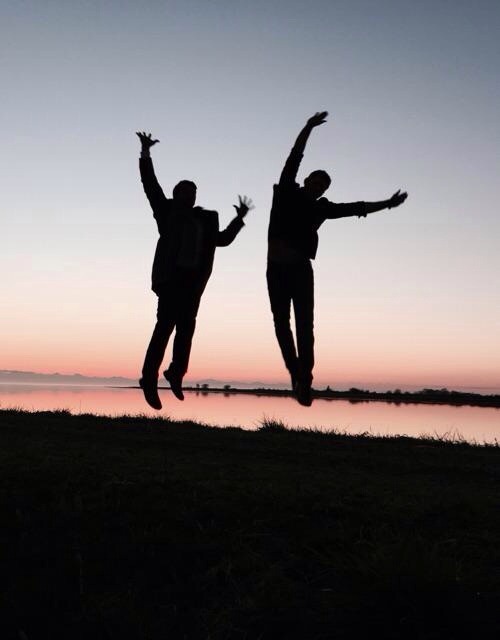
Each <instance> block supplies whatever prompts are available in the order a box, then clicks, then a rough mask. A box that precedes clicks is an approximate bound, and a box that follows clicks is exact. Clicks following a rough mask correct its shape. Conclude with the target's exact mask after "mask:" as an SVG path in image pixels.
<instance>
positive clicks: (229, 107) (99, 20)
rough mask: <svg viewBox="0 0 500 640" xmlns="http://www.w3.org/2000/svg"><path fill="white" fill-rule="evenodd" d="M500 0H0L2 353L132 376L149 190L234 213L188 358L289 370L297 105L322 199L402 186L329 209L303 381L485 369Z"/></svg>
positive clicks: (497, 288) (146, 301) (151, 234)
mask: <svg viewBox="0 0 500 640" xmlns="http://www.w3.org/2000/svg"><path fill="white" fill-rule="evenodd" d="M499 33H500V4H499V3H498V1H497V0H492V1H481V0H479V1H476V2H470V1H461V0H453V1H451V0H447V1H446V0H433V1H430V0H422V1H420V2H418V3H416V2H414V1H406V0H397V1H396V0H395V1H390V0H385V1H384V0H381V1H380V2H372V1H368V0H365V1H362V0H349V1H340V2H336V1H335V0H331V1H317V0H310V1H309V2H307V3H306V2H303V1H300V2H295V1H294V0H287V1H285V0H280V1H276V2H273V1H262V0H253V1H252V2H247V1H246V0H230V1H229V0H227V1H226V0H214V1H207V0H204V1H202V0H182V1H181V0H179V1H172V2H169V1H162V2H160V1H158V2H151V1H149V2H148V1H147V0H146V1H145V2H144V3H141V4H140V5H139V3H137V2H129V1H128V0H120V1H110V0H108V1H106V0H104V1H102V0H101V1H99V2H98V1H93V0H92V1H91V0H87V1H79V2H76V3H67V2H62V1H55V0H45V2H43V3H41V2H38V1H36V2H35V1H31V0H25V1H17V2H14V1H10V2H9V1H6V2H3V3H2V8H1V9H0V36H1V37H0V51H1V59H2V70H1V72H0V73H1V74H2V89H3V90H2V109H1V115H0V118H1V119H2V146H3V153H2V154H1V159H0V163H1V173H2V177H3V180H2V188H1V190H0V211H1V215H2V223H1V236H0V238H1V239H0V242H1V252H0V267H1V273H2V275H3V277H2V285H1V314H0V330H1V335H2V339H1V346H0V368H2V369H25V370H26V369H27V370H34V371H45V372H53V371H59V372H61V373H72V372H79V373H82V374H88V375H101V374H102V375H124V376H130V377H136V376H137V375H138V372H139V371H140V367H141V364H142V358H143V354H144V350H145V346H146V344H147V341H148V339H149V336H150V333H151V330H152V325H153V320H154V313H155V302H156V298H155V296H154V294H153V293H152V292H151V291H150V290H149V286H150V268H151V262H152V257H153V252H154V248H155V243H156V236H157V231H156V225H155V223H154V220H153V218H152V215H151V211H150V209H149V205H148V204H147V201H146V199H145V196H144V194H143V192H142V188H141V184H140V181H139V176H138V166H137V158H138V153H139V142H138V140H137V138H136V136H135V135H134V132H135V131H136V130H139V129H140V130H146V131H151V132H152V133H153V135H154V136H155V137H158V138H159V139H160V140H161V144H159V145H157V146H155V147H154V149H153V158H154V162H155V167H156V170H157V175H158V177H159V179H160V182H161V183H162V185H163V187H164V190H165V192H167V193H169V192H170V191H171V188H172V187H173V185H174V184H175V183H176V182H177V181H178V180H179V179H181V178H191V179H193V180H195V182H196V183H197V185H198V203H199V204H201V205H203V206H206V207H207V208H212V209H217V210H218V211H219V215H220V220H221V224H222V225H225V224H227V222H229V220H230V219H231V217H232V215H233V209H232V206H231V205H232V204H233V203H234V202H236V194H238V193H245V194H248V195H249V196H251V197H252V198H253V200H254V202H255V204H256V208H255V210H254V211H252V212H251V214H249V216H248V219H247V225H246V228H245V229H244V230H243V231H242V232H241V234H240V235H239V236H238V238H237V240H236V241H235V243H234V244H233V245H231V246H230V247H228V248H223V249H219V250H218V251H217V255H216V263H215V268H214V272H213V275H212V279H211V281H210V283H209V285H208V288H207V290H206V292H205V295H204V298H203V301H202V306H201V310H200V314H199V317H198V328H197V333H196V336H195V341H194V346H193V352H192V359H191V367H190V371H189V374H188V378H191V379H196V378H202V377H214V378H219V379H227V380H264V381H270V382H272V381H278V380H280V379H283V380H286V375H285V370H284V368H283V365H282V362H281V357H280V354H279V351H278V347H277V344H276V343H275V337H274V332H273V326H272V320H271V314H270V311H269V306H268V299H267V292H266V283H265V255H266V230H267V223H268V215H269V207H270V201H271V195H272V183H273V181H275V180H276V179H277V177H278V176H279V173H280V170H281V167H282V164H283V162H284V160H285V158H286V156H287V154H288V152H289V150H290V148H291V146H292V144H293V142H294V139H295V137H296V135H297V133H298V131H299V130H300V128H301V127H302V126H303V124H304V122H305V120H306V119H307V118H308V117H309V116H310V115H311V114H312V113H314V112H315V111H319V110H323V109H326V110H328V111H329V112H330V117H329V120H328V123H327V124H325V125H323V126H322V127H320V128H318V129H316V130H315V131H314V132H313V133H312V135H311V139H310V142H309V145H308V148H307V151H306V156H305V158H304V161H303V165H302V169H301V172H300V174H299V176H300V177H301V178H302V177H304V176H305V175H307V173H308V172H309V171H311V170H312V169H315V168H325V169H327V170H328V171H329V172H330V173H331V174H332V176H333V184H332V187H331V188H330V190H329V191H328V192H327V194H326V195H327V196H329V197H330V199H332V200H334V201H340V202H343V201H344V202H345V201H351V200H359V199H365V200H380V199H385V198H386V197H388V196H390V195H391V194H392V193H393V192H394V191H395V190H396V189H398V188H399V187H401V188H403V189H406V190H408V192H409V194H410V196H409V198H408V201H407V202H406V203H405V204H404V205H403V206H401V207H400V208H399V209H395V210H393V211H391V212H380V213H377V214H373V215H371V216H369V217H368V218H367V219H366V220H363V219H361V220H358V219H357V218H353V219H345V220H339V221H331V222H329V223H328V222H327V223H325V224H324V225H323V227H322V228H321V232H320V246H319V251H318V257H317V259H316V261H315V273H316V354H317V365H316V369H315V381H316V383H317V384H318V385H320V384H323V383H324V384H328V383H329V384H332V385H337V386H341V385H343V384H349V383H353V384H354V383H356V384H366V385H367V386H369V385H371V386H375V385H376V384H382V385H383V384H385V383H387V384H391V385H392V386H394V385H396V386H402V387H404V386H405V385H420V384H421V385H439V386H449V387H453V386H491V387H500V302H499V300H500V295H499V294H500V285H499V277H498V274H499V273H500V251H499V248H498V244H499V238H500V220H499V210H498V209H499V204H498V203H499V202H500V182H499V179H498V176H499V175H500V153H499V146H500V122H499V104H500V81H499V80H500V78H499V75H500V74H499V69H500V40H499V38H498V34H499Z"/></svg>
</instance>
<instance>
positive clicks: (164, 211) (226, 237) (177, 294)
mask: <svg viewBox="0 0 500 640" xmlns="http://www.w3.org/2000/svg"><path fill="white" fill-rule="evenodd" d="M137 135H138V136H139V139H140V141H141V157H140V160H139V169H140V173H141V180H142V184H143V187H144V191H145V193H146V196H147V198H148V200H149V203H150V205H151V208H152V209H153V215H154V218H155V220H156V224H157V225H158V231H159V233H160V237H159V239H158V244H157V246H156V253H155V257H154V262H153V272H152V289H153V291H154V292H155V293H156V295H157V296H158V310H157V322H156V325H155V328H154V331H153V335H152V336H151V340H150V343H149V346H148V349H147V351H146V357H145V359H144V365H143V368H142V378H141V379H140V381H139V384H140V385H141V388H142V390H143V392H144V397H145V398H146V401H147V402H148V404H149V405H150V406H152V407H153V408H154V409H161V401H160V398H159V395H158V372H159V370H160V366H161V363H162V361H163V357H164V355H165V349H166V347H167V343H168V340H169V338H170V335H171V334H172V332H173V330H174V328H175V339H174V345H173V353H172V362H171V364H170V366H169V368H168V369H166V370H165V371H164V376H165V378H166V379H167V381H168V382H169V383H170V387H171V389H172V391H173V393H174V394H175V396H176V397H177V398H178V399H179V400H184V394H183V393H182V378H183V377H184V375H185V373H186V371H187V368H188V363H189V354H190V352H191V342H192V339H193V333H194V330H195V326H196V315H197V313H198V307H199V305H200V300H201V296H202V294H203V291H204V290H205V286H206V284H207V282H208V279H209V278H210V274H211V272H212V267H213V262H214V254H215V249H216V247H226V246H228V245H229V244H231V242H232V241H233V240H234V239H235V237H236V235H237V234H238V233H239V231H240V230H241V229H242V227H243V226H244V222H243V218H244V217H245V216H246V214H247V213H248V211H249V210H250V209H251V208H252V203H251V200H248V199H247V198H246V196H243V198H241V197H239V204H238V205H234V208H235V209H236V213H237V215H236V216H235V218H234V219H233V220H232V221H231V222H230V223H229V225H228V226H227V227H226V229H224V230H223V231H219V216H218V214H217V211H208V210H206V209H203V208H202V207H195V202H196V185H195V184H194V182H191V181H190V180H181V182H179V183H178V184H177V185H176V186H175V187H174V189H173V194H172V195H173V197H172V198H167V197H166V196H165V194H164V193H163V190H162V188H161V186H160V184H159V183H158V180H157V179H156V176H155V172H154V168H153V162H152V160H151V155H150V149H151V147H152V146H153V145H154V144H156V143H157V142H159V141H158V140H153V139H152V138H151V134H146V133H145V132H137Z"/></svg>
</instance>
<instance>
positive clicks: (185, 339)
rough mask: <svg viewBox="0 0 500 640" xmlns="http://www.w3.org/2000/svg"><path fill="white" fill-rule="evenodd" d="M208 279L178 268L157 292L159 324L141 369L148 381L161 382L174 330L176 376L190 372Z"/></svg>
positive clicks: (157, 323) (173, 371) (157, 322)
mask: <svg viewBox="0 0 500 640" xmlns="http://www.w3.org/2000/svg"><path fill="white" fill-rule="evenodd" d="M206 282H207V278H204V277H203V276H202V275H200V274H199V273H198V272H196V271H190V270H187V269H186V270H182V269H179V270H178V271H177V272H176V273H175V274H174V275H173V276H172V278H171V280H170V281H169V282H168V283H166V284H164V285H161V286H160V287H158V288H157V289H156V293H157V295H158V310H157V313H156V325H155V328H154V330H153V335H152V336H151V340H150V342H149V346H148V348H147V351H146V357H145V359H144V365H143V367H142V376H143V378H146V379H151V378H152V379H154V380H156V379H158V372H159V370H160V367H161V363H162V362H163V358H164V356H165V349H166V348H167V344H168V340H169V338H170V336H171V334H172V332H173V330H174V329H175V338H174V346H173V351H172V363H171V364H170V367H169V370H170V372H171V373H172V374H173V375H176V376H180V377H181V378H182V377H183V376H184V374H185V373H186V371H187V369H188V364H189V355H190V353H191V343H192V340H193V334H194V330H195V327H196V316H197V314H198V308H199V306H200V300H201V296H202V294H203V291H204V289H205V285H206Z"/></svg>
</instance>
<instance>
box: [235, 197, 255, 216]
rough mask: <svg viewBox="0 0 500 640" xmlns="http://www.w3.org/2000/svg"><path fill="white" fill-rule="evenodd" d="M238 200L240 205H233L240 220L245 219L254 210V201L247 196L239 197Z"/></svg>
mask: <svg viewBox="0 0 500 640" xmlns="http://www.w3.org/2000/svg"><path fill="white" fill-rule="evenodd" d="M238 200H239V204H233V207H234V208H235V209H236V213H237V214H238V218H241V219H243V218H244V217H245V216H246V215H247V213H248V212H249V211H251V210H252V209H253V208H254V207H253V203H252V200H251V199H250V198H247V197H246V196H243V197H242V196H238Z"/></svg>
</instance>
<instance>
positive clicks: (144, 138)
mask: <svg viewBox="0 0 500 640" xmlns="http://www.w3.org/2000/svg"><path fill="white" fill-rule="evenodd" d="M135 133H136V135H138V136H139V140H140V141H141V145H142V148H143V149H150V148H151V147H152V146H153V145H154V144H156V143H157V142H160V141H159V140H153V139H152V138H151V134H150V133H146V132H145V131H136V132H135Z"/></svg>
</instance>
